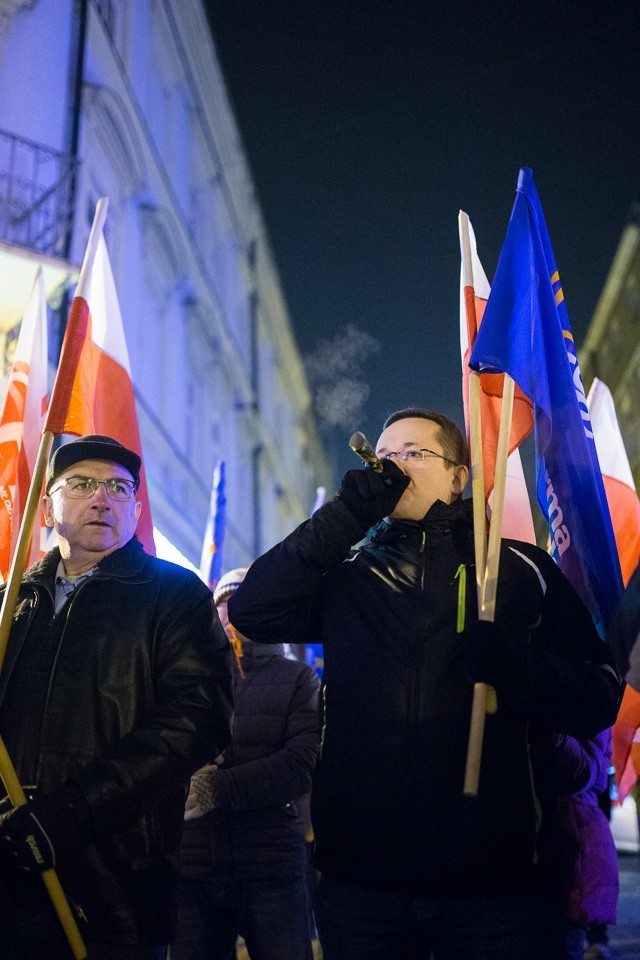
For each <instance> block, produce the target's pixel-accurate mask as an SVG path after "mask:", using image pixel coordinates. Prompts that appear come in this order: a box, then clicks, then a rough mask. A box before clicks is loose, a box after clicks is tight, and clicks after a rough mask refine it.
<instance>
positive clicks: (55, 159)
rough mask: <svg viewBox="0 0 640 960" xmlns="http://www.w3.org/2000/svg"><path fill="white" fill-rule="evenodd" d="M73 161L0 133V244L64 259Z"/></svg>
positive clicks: (35, 144) (5, 132)
mask: <svg viewBox="0 0 640 960" xmlns="http://www.w3.org/2000/svg"><path fill="white" fill-rule="evenodd" d="M77 167H78V161H77V160H75V159H74V158H73V157H70V156H69V155H68V154H65V153H59V152H58V151H57V150H50V149H49V148H48V147H44V146H42V144H39V143H34V142H33V141H32V140H27V139H25V138H24V137H18V136H16V135H15V134H13V133H9V132H8V131H6V130H0V240H4V241H5V242H7V243H13V244H18V245H19V246H21V247H27V248H29V249H31V250H36V251H38V252H39V253H46V254H49V255H52V256H55V257H62V256H64V255H65V244H66V240H67V235H68V233H69V231H70V230H71V226H72V218H73V197H72V190H73V182H74V176H75V173H76V170H77Z"/></svg>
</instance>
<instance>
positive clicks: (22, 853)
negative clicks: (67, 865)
mask: <svg viewBox="0 0 640 960" xmlns="http://www.w3.org/2000/svg"><path fill="white" fill-rule="evenodd" d="M79 794H80V791H79V789H78V788H77V787H76V786H75V785H74V784H68V785H66V786H64V787H61V788H60V789H59V790H55V791H53V792H52V793H49V794H41V795H36V796H35V797H34V798H33V799H32V800H29V801H28V802H27V803H26V804H25V805H24V806H21V807H15V808H14V809H13V810H9V811H8V812H7V813H5V814H3V815H2V817H0V855H1V856H2V858H3V861H4V863H5V864H6V865H7V867H8V869H9V870H18V871H21V872H25V873H42V872H43V871H44V870H48V869H50V868H53V867H55V865H56V858H57V857H58V856H60V855H62V854H64V853H65V852H68V851H69V850H70V849H72V848H74V847H75V846H76V845H78V844H79V842H80V839H81V837H80V831H79V824H78V819H77V816H76V813H75V810H74V806H73V804H74V802H75V801H76V800H77V799H78V795H79ZM83 800H84V798H83Z"/></svg>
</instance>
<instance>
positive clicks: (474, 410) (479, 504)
mask: <svg viewBox="0 0 640 960" xmlns="http://www.w3.org/2000/svg"><path fill="white" fill-rule="evenodd" d="M458 231H459V234H460V252H461V254H462V284H463V288H464V297H465V308H466V310H467V311H471V313H472V315H473V319H474V323H473V327H474V329H476V328H477V326H476V316H475V314H476V305H475V300H474V298H473V295H471V296H468V295H467V293H468V292H471V293H472V291H473V262H472V259H471V240H470V237H469V217H468V215H467V214H466V213H465V212H464V211H463V210H461V211H460V213H459V214H458ZM470 345H471V344H470ZM469 447H470V451H469V452H470V455H471V496H472V502H473V543H474V549H475V558H476V590H477V594H478V610H480V607H481V604H482V589H483V584H484V570H485V565H486V562H487V508H486V504H485V499H484V465H483V462H482V416H481V410H480V374H479V373H478V372H477V371H476V370H471V371H470V373H469Z"/></svg>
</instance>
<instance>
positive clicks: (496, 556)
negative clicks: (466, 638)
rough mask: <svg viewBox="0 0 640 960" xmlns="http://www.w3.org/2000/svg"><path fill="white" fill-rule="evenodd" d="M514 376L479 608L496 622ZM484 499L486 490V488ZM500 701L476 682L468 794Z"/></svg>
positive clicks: (507, 386) (507, 387)
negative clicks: (487, 723)
mask: <svg viewBox="0 0 640 960" xmlns="http://www.w3.org/2000/svg"><path fill="white" fill-rule="evenodd" d="M513 393H514V382H513V379H512V378H511V377H510V376H508V374H505V377H504V388H503V391H502V410H501V414H500V433H499V435H498V451H497V454H496V471H495V482H494V487H493V513H492V515H491V528H490V532H489V547H488V551H487V564H486V569H485V575H484V582H483V590H482V601H481V603H480V608H479V611H478V614H479V618H480V619H481V620H490V621H493V619H494V617H495V609H496V594H497V588H498V572H499V567H500V543H501V535H502V517H503V513H504V494H505V487H506V480H507V459H508V457H509V438H510V434H511V415H512V412H513ZM483 500H484V491H483ZM496 708H497V702H496V699H495V691H494V690H493V688H492V687H490V686H489V685H488V684H486V683H476V684H474V688H473V705H472V708H471V726H470V729H469V743H468V746H467V764H466V769H465V776H464V795H465V796H467V797H477V796H478V783H479V780H480V764H481V762H482V740H483V737H484V723H485V717H486V715H487V713H495V710H496Z"/></svg>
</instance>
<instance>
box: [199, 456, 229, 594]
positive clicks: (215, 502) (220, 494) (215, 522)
mask: <svg viewBox="0 0 640 960" xmlns="http://www.w3.org/2000/svg"><path fill="white" fill-rule="evenodd" d="M226 526H227V497H226V493H225V466H224V460H218V461H217V463H216V465H215V467H214V470H213V484H212V487H211V502H210V504H209V517H208V519H207V526H206V529H205V532H204V539H203V541H202V556H201V557H200V574H201V576H202V579H203V580H204V581H205V583H207V584H208V585H209V586H210V587H211V589H212V590H215V588H216V584H217V583H218V580H219V579H220V577H221V575H222V548H223V546H224V535H225V530H226Z"/></svg>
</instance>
